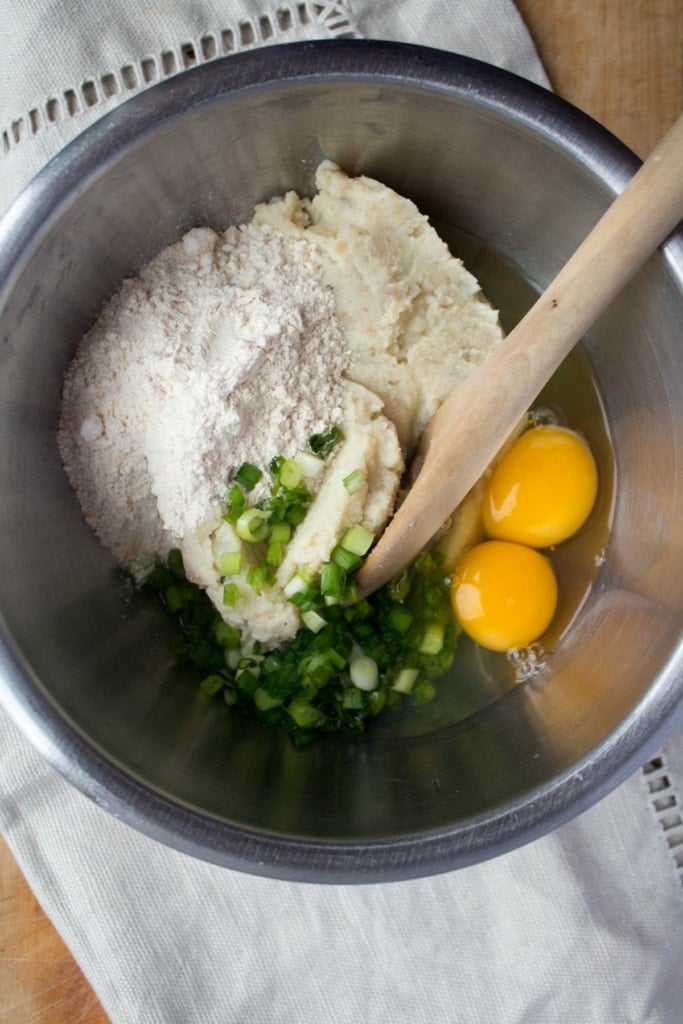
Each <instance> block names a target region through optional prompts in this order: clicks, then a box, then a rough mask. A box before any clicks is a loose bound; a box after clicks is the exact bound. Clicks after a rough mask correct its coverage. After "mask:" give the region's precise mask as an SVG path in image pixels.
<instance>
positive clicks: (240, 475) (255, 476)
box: [235, 462, 263, 491]
mask: <svg viewBox="0 0 683 1024" xmlns="http://www.w3.org/2000/svg"><path fill="white" fill-rule="evenodd" d="M262 476H263V473H262V472H261V470H260V469H258V467H256V466H253V465H252V464H251V462H243V463H242V465H241V466H240V468H239V469H238V470H237V472H236V473H235V482H236V483H238V484H240V485H241V486H242V487H244V489H245V491H253V489H254V487H256V484H257V483H258V482H259V480H260V479H261V477H262Z"/></svg>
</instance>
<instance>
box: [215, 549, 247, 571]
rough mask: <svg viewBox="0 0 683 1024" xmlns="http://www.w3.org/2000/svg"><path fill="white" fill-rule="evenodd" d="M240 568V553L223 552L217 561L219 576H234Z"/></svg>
mask: <svg viewBox="0 0 683 1024" xmlns="http://www.w3.org/2000/svg"><path fill="white" fill-rule="evenodd" d="M241 568H242V552H241V551H224V552H223V554H222V555H221V556H220V558H219V559H218V571H219V573H220V574H221V576H236V575H237V573H238V572H239V571H240V570H241Z"/></svg>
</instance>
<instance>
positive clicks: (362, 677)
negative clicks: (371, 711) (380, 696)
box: [349, 654, 379, 690]
mask: <svg viewBox="0 0 683 1024" xmlns="http://www.w3.org/2000/svg"><path fill="white" fill-rule="evenodd" d="M349 676H350V677H351V682H352V683H353V685H354V686H357V687H358V689H359V690H376V689H377V683H378V681H379V669H378V668H377V662H376V661H373V660H372V658H368V657H367V655H365V654H359V655H357V656H356V657H355V658H352V659H351V661H350V662H349Z"/></svg>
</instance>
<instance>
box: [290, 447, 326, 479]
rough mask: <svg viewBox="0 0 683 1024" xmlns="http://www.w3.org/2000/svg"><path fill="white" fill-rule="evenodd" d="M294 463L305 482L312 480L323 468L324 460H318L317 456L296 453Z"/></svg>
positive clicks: (307, 453)
mask: <svg viewBox="0 0 683 1024" xmlns="http://www.w3.org/2000/svg"><path fill="white" fill-rule="evenodd" d="M294 461H295V462H296V464H297V465H298V466H299V468H300V470H301V472H302V475H303V476H305V477H306V479H307V480H314V479H315V478H316V477H317V476H319V475H320V473H321V472H322V470H323V469H324V467H325V461H324V459H319V458H318V456H317V455H311V453H310V452H297V453H296V455H295V456H294Z"/></svg>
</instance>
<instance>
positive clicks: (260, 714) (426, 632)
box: [147, 553, 457, 746]
mask: <svg viewBox="0 0 683 1024" xmlns="http://www.w3.org/2000/svg"><path fill="white" fill-rule="evenodd" d="M352 557H354V558H359V557H361V556H356V555H353V556H352ZM332 566H333V567H334V568H332ZM252 568H254V569H255V570H256V573H254V574H252V585H253V581H254V580H258V578H259V576H261V574H262V573H264V571H265V573H266V574H267V573H268V572H269V569H268V566H267V565H266V564H264V565H262V566H256V567H252ZM266 580H267V576H266V575H264V577H263V580H262V585H265V582H266ZM352 583H353V580H352V579H346V570H342V569H341V567H339V566H338V565H337V564H336V563H330V564H329V565H328V566H325V567H323V571H322V572H321V573H320V574H313V573H309V572H306V571H305V570H302V571H301V572H299V573H297V574H296V575H295V576H294V577H293V578H292V580H290V581H289V583H288V584H287V586H286V587H285V593H286V594H287V596H288V598H289V600H290V601H292V603H293V604H295V605H296V606H297V607H298V608H299V609H300V610H301V612H302V615H303V616H306V620H307V625H306V626H305V627H304V628H302V629H300V630H299V632H298V633H297V634H296V636H295V637H294V638H293V640H292V641H291V642H290V643H289V644H288V645H287V646H286V647H283V648H282V649H281V650H277V651H271V652H266V653H261V651H260V647H259V645H258V644H253V645H251V647H250V648H245V645H244V643H243V641H242V637H241V634H240V631H239V630H238V629H236V628H235V627H234V626H230V625H229V624H228V623H225V622H223V620H222V619H221V617H220V615H219V613H218V612H217V611H216V609H215V608H214V607H213V605H212V604H211V602H210V600H209V598H208V597H207V596H206V594H205V593H204V592H203V591H202V590H200V589H199V588H197V587H195V586H194V585H193V584H191V583H189V582H187V581H185V580H180V579H179V578H178V577H176V576H174V574H173V573H172V571H171V570H170V569H169V568H168V567H166V566H157V567H156V569H155V570H154V572H153V573H152V575H151V576H150V579H149V581H148V583H147V586H148V587H153V588H154V589H155V590H156V591H157V593H159V594H160V595H161V597H162V599H163V600H164V603H165V605H166V607H167V608H168V609H169V610H171V607H172V608H173V614H174V616H175V617H176V619H177V621H178V624H179V626H180V630H181V632H180V634H179V635H178V637H177V638H176V639H175V640H174V643H173V649H174V653H175V654H176V656H177V657H179V658H181V659H182V660H184V661H187V662H189V663H190V664H191V665H194V666H195V667H196V668H197V671H198V672H199V673H200V675H199V679H198V685H201V688H202V690H203V691H204V692H207V693H208V692H212V693H215V694H216V695H218V696H220V698H221V699H222V700H223V701H224V702H225V703H226V704H228V705H231V706H235V707H237V708H239V709H240V710H241V711H243V712H245V713H248V714H251V715H254V716H255V717H256V718H258V719H259V721H260V722H261V723H262V724H264V725H266V726H269V727H270V726H275V725H277V726H279V727H281V728H284V729H285V730H286V731H287V732H288V733H289V735H290V737H291V739H292V741H293V742H294V743H295V744H296V745H297V746H305V745H306V744H308V743H310V742H311V740H313V739H314V738H315V736H317V735H319V734H321V733H330V732H342V733H347V734H349V733H351V734H353V733H357V732H360V731H362V730H363V729H365V728H366V725H367V723H368V722H369V721H371V720H372V719H373V718H374V717H375V716H376V715H378V714H384V713H388V712H389V711H390V710H392V709H395V708H397V707H400V706H401V704H402V703H403V702H405V701H409V702H411V703H413V704H416V705H417V704H423V703H426V702H427V701H429V700H432V699H433V698H434V696H435V694H436V686H435V685H434V681H435V680H436V679H438V677H439V676H441V675H443V673H444V672H445V671H446V670H447V668H448V667H449V665H450V664H451V662H452V660H453V656H454V652H455V646H456V640H457V628H456V625H455V622H454V620H453V615H452V612H451V610H450V600H449V589H448V581H447V580H446V579H445V578H444V574H443V570H442V569H441V565H440V561H439V559H438V557H437V556H435V555H431V554H425V553H423V554H421V555H420V556H418V558H417V559H416V560H415V561H414V562H413V564H412V565H411V566H410V567H409V568H408V569H407V570H405V571H404V572H403V573H401V574H400V577H397V578H395V579H394V580H392V581H391V582H390V583H388V584H387V585H385V586H384V587H382V588H380V589H379V590H378V591H376V592H375V593H374V594H371V595H370V597H368V598H366V599H365V600H363V601H360V602H358V603H356V604H352V605H349V606H346V605H345V604H343V603H341V602H339V601H338V600H337V595H338V593H339V589H340V587H342V588H343V592H346V590H347V588H348V587H349V586H350V585H351V584H352ZM169 592H170V593H169ZM330 597H332V599H333V603H328V600H329V598H330ZM238 599H239V588H238V586H237V584H236V583H226V584H225V586H224V588H223V601H224V603H225V604H226V606H228V607H231V606H234V604H235V603H236V602H237V600H238ZM217 679H220V680H221V684H220V687H218V689H216V687H217V685H218V684H217Z"/></svg>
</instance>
